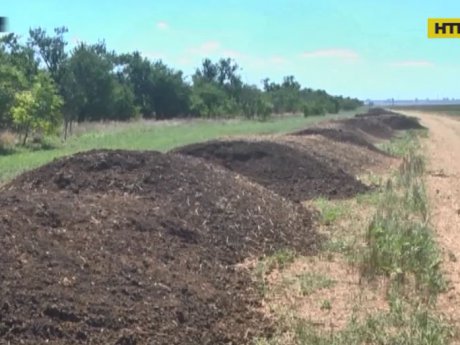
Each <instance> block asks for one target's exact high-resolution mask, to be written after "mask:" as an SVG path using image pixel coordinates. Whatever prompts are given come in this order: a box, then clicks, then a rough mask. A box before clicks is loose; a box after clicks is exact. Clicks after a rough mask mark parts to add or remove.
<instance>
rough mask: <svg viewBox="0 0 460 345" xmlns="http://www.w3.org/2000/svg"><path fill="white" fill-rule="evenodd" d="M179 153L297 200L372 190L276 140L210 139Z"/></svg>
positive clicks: (337, 168) (342, 171) (341, 172)
mask: <svg viewBox="0 0 460 345" xmlns="http://www.w3.org/2000/svg"><path fill="white" fill-rule="evenodd" d="M177 152H180V153H182V154H186V155H191V156H195V157H200V158H204V159H206V160H208V161H210V162H213V163H217V164H220V165H222V166H224V167H226V168H227V169H230V170H232V171H235V172H237V173H239V174H241V175H243V176H246V177H248V178H250V179H252V180H253V181H255V182H257V183H259V184H261V185H263V186H265V187H267V188H268V189H271V190H273V191H275V192H276V193H278V194H280V195H282V196H284V197H286V198H289V199H291V200H293V201H296V202H298V201H304V200H308V199H312V198H316V197H319V196H325V197H329V198H346V197H350V196H353V195H355V194H357V193H361V192H364V191H366V190H368V188H367V187H366V186H365V185H363V184H362V183H361V182H359V181H357V180H356V179H355V178H354V177H353V176H351V175H349V174H347V173H346V172H345V171H344V170H342V169H341V168H339V167H334V166H331V165H329V164H327V163H326V162H323V161H320V160H318V159H317V158H315V157H314V156H313V155H311V154H308V153H307V152H305V151H304V150H299V149H296V148H295V147H291V146H288V145H283V144H280V143H276V142H272V141H244V140H239V141H209V142H207V143H200V144H193V145H189V146H185V147H182V148H179V149H178V150H177Z"/></svg>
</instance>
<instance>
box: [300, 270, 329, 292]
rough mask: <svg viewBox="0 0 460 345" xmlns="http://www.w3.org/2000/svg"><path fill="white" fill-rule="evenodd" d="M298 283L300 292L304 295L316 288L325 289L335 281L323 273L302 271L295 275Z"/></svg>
mask: <svg viewBox="0 0 460 345" xmlns="http://www.w3.org/2000/svg"><path fill="white" fill-rule="evenodd" d="M297 279H298V280H299V284H300V292H301V293H302V295H304V296H308V295H311V294H312V293H314V292H315V291H317V290H320V289H327V288H330V287H332V286H333V285H334V284H335V281H334V280H333V279H331V278H329V277H327V276H325V275H323V274H318V273H312V272H308V273H303V274H301V275H298V276H297Z"/></svg>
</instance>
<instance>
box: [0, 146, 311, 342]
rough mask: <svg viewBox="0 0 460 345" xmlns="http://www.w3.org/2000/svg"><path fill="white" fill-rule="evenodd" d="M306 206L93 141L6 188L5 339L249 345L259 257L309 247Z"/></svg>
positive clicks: (0, 335) (217, 173) (265, 328)
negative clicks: (250, 266) (252, 271)
mask: <svg viewBox="0 0 460 345" xmlns="http://www.w3.org/2000/svg"><path fill="white" fill-rule="evenodd" d="M310 224H311V223H310V216H309V214H308V213H307V212H306V211H305V210H304V209H302V208H301V207H299V206H296V205H293V204H291V203H289V202H287V201H286V200H284V199H283V198H280V197H279V196H277V195H276V194H274V193H272V192H270V191H268V190H266V189H264V188H262V187H260V186H257V185H253V184H251V183H250V182H248V181H247V180H246V179H244V178H241V177H238V176H236V175H235V174H233V173H231V172H230V171H227V170H225V169H221V168H219V167H213V166H211V165H209V164H207V163H206V162H204V161H202V160H199V159H195V158H193V157H185V156H181V155H173V154H160V153H156V152H149V153H147V152H129V151H93V152H88V153H83V154H77V155H75V156H73V157H70V158H67V159H63V160H59V161H56V162H53V163H51V164H49V165H47V166H45V167H42V168H40V169H37V170H35V171H32V172H29V173H26V174H24V175H22V176H21V177H19V178H18V179H16V180H15V181H13V182H12V183H11V184H9V185H7V186H6V187H5V188H4V190H3V191H1V193H0V251H1V253H2V255H1V256H0V280H1V290H0V343H11V344H15V343H24V344H40V343H45V342H48V343H50V344H245V343H250V341H251V339H252V337H254V336H257V335H260V334H267V333H269V332H270V327H269V325H270V323H269V322H268V321H267V320H264V318H263V316H262V315H260V314H259V313H258V312H256V311H255V310H256V309H257V307H258V305H259V297H260V296H259V295H258V292H257V291H256V290H255V289H254V284H253V282H252V280H251V277H250V275H249V273H248V272H247V271H245V270H244V269H241V268H240V269H237V268H235V265H234V264H237V263H239V262H241V261H242V260H244V259H245V258H247V257H250V256H258V255H263V254H270V253H272V252H274V251H275V250H277V249H282V248H285V247H289V248H294V249H296V250H297V251H299V252H301V253H304V254H308V253H311V252H314V249H315V244H316V242H317V241H318V237H317V236H316V235H315V234H314V233H313V231H312V230H311V225H310Z"/></svg>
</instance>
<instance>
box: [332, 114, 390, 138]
mask: <svg viewBox="0 0 460 345" xmlns="http://www.w3.org/2000/svg"><path fill="white" fill-rule="evenodd" d="M337 124H338V125H339V126H340V128H343V129H346V130H349V131H357V130H358V131H362V132H364V133H365V134H367V135H370V136H371V137H374V138H376V139H379V140H388V139H391V138H393V137H394V135H395V132H394V130H393V129H392V128H391V127H390V126H388V125H387V124H386V123H384V122H383V121H382V120H381V119H380V116H379V117H377V116H370V117H355V118H349V119H343V120H339V121H337Z"/></svg>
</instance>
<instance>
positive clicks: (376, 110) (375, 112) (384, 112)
mask: <svg viewBox="0 0 460 345" xmlns="http://www.w3.org/2000/svg"><path fill="white" fill-rule="evenodd" d="M380 115H398V113H395V112H394V111H391V110H387V109H384V108H378V107H377V108H370V109H369V110H368V111H367V112H366V113H363V114H356V115H355V116H356V117H365V116H380Z"/></svg>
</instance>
